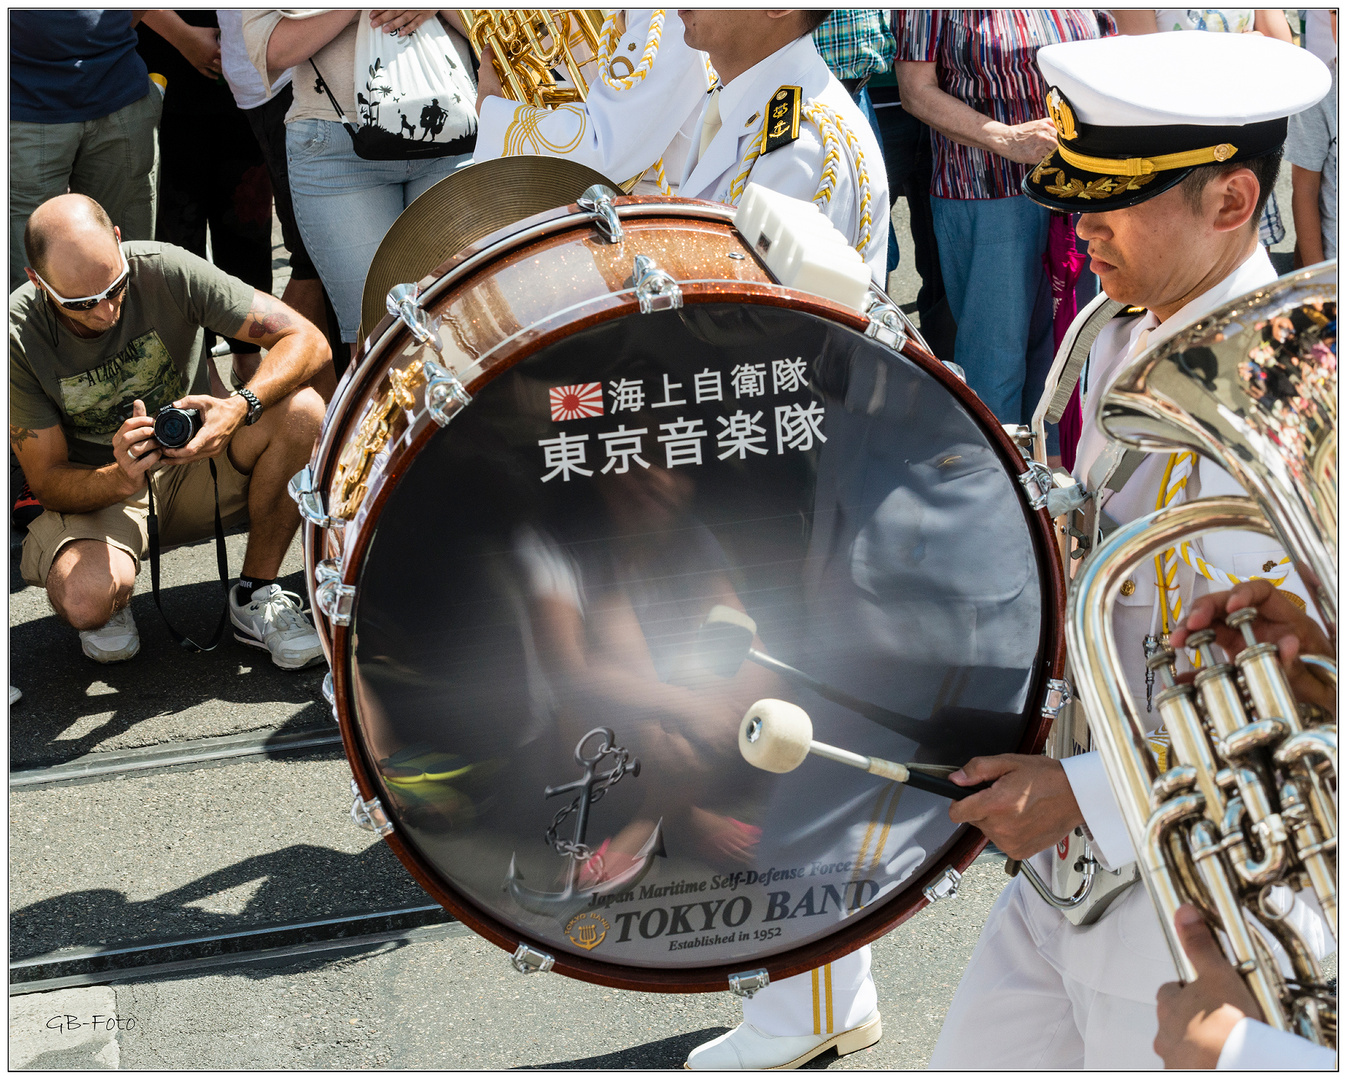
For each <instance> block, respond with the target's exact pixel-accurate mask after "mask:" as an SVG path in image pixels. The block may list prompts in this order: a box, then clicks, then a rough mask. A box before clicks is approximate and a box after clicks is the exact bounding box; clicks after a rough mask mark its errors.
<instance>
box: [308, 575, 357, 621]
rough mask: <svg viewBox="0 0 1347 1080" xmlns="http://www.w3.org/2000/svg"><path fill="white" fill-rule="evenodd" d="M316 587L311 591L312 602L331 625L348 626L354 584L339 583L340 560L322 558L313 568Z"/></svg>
mask: <svg viewBox="0 0 1347 1080" xmlns="http://www.w3.org/2000/svg"><path fill="white" fill-rule="evenodd" d="M313 576H314V577H315V578H316V579H317V581H318V588H316V589H315V590H314V591H313V599H314V603H316V604H317V605H318V610H319V611H321V612H322V613H323V614H324V615H326V616H327V618H328V621H329V622H331V623H332V625H333V626H350V625H351V612H352V610H353V609H354V608H355V586H354V585H343V584H342V583H341V560H340V559H324V560H323V561H322V562H320V563H319V564H318V565H317V566H315V567H314V568H313Z"/></svg>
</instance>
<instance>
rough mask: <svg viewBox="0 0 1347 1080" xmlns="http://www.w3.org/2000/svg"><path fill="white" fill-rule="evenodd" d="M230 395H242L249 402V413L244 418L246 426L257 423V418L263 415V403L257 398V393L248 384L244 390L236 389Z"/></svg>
mask: <svg viewBox="0 0 1347 1080" xmlns="http://www.w3.org/2000/svg"><path fill="white" fill-rule="evenodd" d="M229 396H230V397H241V398H242V399H243V400H244V401H245V402H247V403H248V415H247V416H245V417H244V418H243V423H244V425H245V426H247V425H252V424H255V423H257V418H258V417H259V416H261V415H262V403H261V402H260V401H258V400H257V395H256V394H254V393H253V392H252V391H251V390H249V389H248V388H247V387H246V386H245V387H244V388H243V389H242V390H235V391H234V392H233V393H232V394H230V395H229Z"/></svg>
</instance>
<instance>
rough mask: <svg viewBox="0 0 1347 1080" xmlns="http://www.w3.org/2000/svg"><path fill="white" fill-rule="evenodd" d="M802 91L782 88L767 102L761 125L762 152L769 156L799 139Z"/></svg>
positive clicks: (792, 87) (790, 87) (796, 87)
mask: <svg viewBox="0 0 1347 1080" xmlns="http://www.w3.org/2000/svg"><path fill="white" fill-rule="evenodd" d="M802 96H803V91H802V90H801V89H800V87H798V86H783V87H781V88H780V89H779V90H777V92H776V93H775V94H773V95H772V96H771V98H770V100H768V102H767V122H766V124H764V125H763V136H762V152H763V153H764V154H770V153H771V152H772V151H773V150H776V149H778V148H780V147H782V146H789V145H790V144H791V143H793V142H794V141H795V140H796V139H798V138H799V137H800V104H801V97H802Z"/></svg>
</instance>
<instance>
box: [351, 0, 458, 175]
mask: <svg viewBox="0 0 1347 1080" xmlns="http://www.w3.org/2000/svg"><path fill="white" fill-rule="evenodd" d="M355 100H356V111H357V113H358V116H357V121H358V123H357V124H356V130H355V131H353V132H352V134H351V138H352V139H353V140H354V142H355V148H356V153H358V154H359V155H360V156H361V157H364V158H371V159H375V160H380V161H388V160H397V159H402V158H422V157H444V156H446V155H449V154H465V153H468V152H470V151H471V150H472V149H473V146H474V145H475V143H476V140H477V107H476V106H477V89H476V87H475V86H474V84H473V79H472V71H471V68H470V67H469V66H468V65H467V61H466V60H465V58H464V56H463V55H462V54H461V53H460V52H459V50H458V49H457V48H456V47H455V43H454V40H453V38H452V37H451V35H450V33H449V31H447V30H446V29H445V28H444V26H443V24H441V22H440V20H439V19H438V18H433V17H432V18H429V19H427V20H426V21H425V22H423V23H422V24H421V25H420V26H419V27H417V29H416V30H414V31H413V32H412V33H410V34H407V33H402V34H398V35H396V36H394V35H393V34H385V33H384V32H383V31H382V30H378V29H375V28H373V27H371V26H370V23H369V12H368V11H362V12H361V13H360V17H359V26H358V29H357V30H356V39H355Z"/></svg>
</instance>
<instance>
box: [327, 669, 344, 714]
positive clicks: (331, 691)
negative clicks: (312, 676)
mask: <svg viewBox="0 0 1347 1080" xmlns="http://www.w3.org/2000/svg"><path fill="white" fill-rule="evenodd" d="M323 700H324V701H326V702H327V703H328V704H329V705H330V706H331V707H332V719H333V721H335V722H337V723H340V721H339V720H338V719H337V688H336V685H335V684H334V683H333V681H332V672H330V671H329V672H328V673H327V674H326V675H324V676H323Z"/></svg>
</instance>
